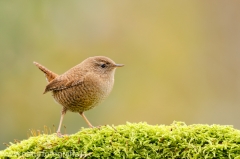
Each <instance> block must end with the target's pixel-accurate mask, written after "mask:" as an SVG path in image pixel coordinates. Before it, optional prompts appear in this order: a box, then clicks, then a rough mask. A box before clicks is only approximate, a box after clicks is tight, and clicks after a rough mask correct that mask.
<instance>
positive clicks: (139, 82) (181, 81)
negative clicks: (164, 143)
mask: <svg viewBox="0 0 240 159" xmlns="http://www.w3.org/2000/svg"><path fill="white" fill-rule="evenodd" d="M96 55H104V56H108V57H110V58H112V59H113V60H114V61H115V62H116V63H123V64H125V66H124V67H123V68H119V69H117V71H116V76H115V86H114V89H113V91H112V93H111V95H110V96H109V97H108V98H107V99H106V100H105V101H104V102H103V103H101V104H100V105H98V106H97V107H96V108H94V109H92V110H90V111H87V112H86V113H85V115H86V116H87V117H88V119H89V120H90V121H91V122H92V124H93V125H96V126H97V125H105V124H110V125H112V124H113V125H119V124H125V123H126V122H147V123H149V124H153V125H155V124H171V123H172V122H173V121H174V120H176V121H183V122H186V123H187V124H199V123H200V124H223V125H233V126H234V127H235V128H237V129H240V118H239V115H240V1H237V0H235V1H234V0H233V1H224V0H218V1H217V0H213V1H208V0H202V1H191V0H186V1H157V0H153V1H151V2H149V1H142V0H138V1H127V0H123V1H108V0H104V1H97V0H93V1H78V0H73V1H63V0H58V1H56V0H53V1H24V0H23V1H11V0H9V1H0V80H1V82H0V149H4V148H5V146H4V145H3V144H2V143H3V142H5V143H8V142H10V141H13V140H14V139H18V140H22V139H26V138H27V132H28V130H29V129H39V130H43V126H44V125H46V126H48V127H52V125H55V127H57V126H58V123H59V119H60V111H61V106H60V105H58V104H57V103H55V102H54V100H53V98H52V96H51V93H47V94H45V95H43V94H42V93H43V91H44V88H45V86H46V84H47V83H46V80H45V77H44V74H43V73H42V72H41V71H40V70H38V69H37V67H36V66H34V65H33V64H32V62H33V61H37V62H39V63H41V64H42V65H44V66H46V67H47V68H49V69H50V70H52V71H54V72H56V73H58V74H62V73H64V72H65V71H67V70H68V69H70V68H71V67H73V66H75V65H76V64H78V63H80V62H81V61H83V60H84V59H86V58H87V57H89V56H96ZM63 125H65V126H66V127H67V128H66V131H67V133H68V134H72V133H75V132H77V131H78V130H79V129H80V128H81V127H87V125H86V123H85V122H84V120H83V119H82V118H81V117H80V115H78V114H77V113H71V112H68V113H67V115H66V116H65V118H64V121H63ZM62 131H64V130H63V129H62Z"/></svg>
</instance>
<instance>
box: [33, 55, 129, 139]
mask: <svg viewBox="0 0 240 159" xmlns="http://www.w3.org/2000/svg"><path fill="white" fill-rule="evenodd" d="M33 63H34V64H35V65H36V66H37V67H38V68H39V69H40V70H41V71H42V72H44V73H45V76H46V78H47V81H48V85H47V86H46V88H45V91H44V94H45V93H47V92H49V91H51V92H52V94H53V98H54V99H55V100H56V101H57V102H58V103H59V104H61V105H62V113H61V119H60V123H59V126H58V130H57V134H58V136H61V132H60V129H61V125H62V121H63V117H64V115H65V114H66V112H67V111H68V110H69V111H72V112H78V113H79V114H80V115H81V116H82V117H83V119H84V120H85V121H86V122H87V124H88V125H89V127H93V126H92V124H91V123H90V122H89V121H88V119H87V118H86V116H85V115H84V111H87V110H89V109H92V108H93V107H95V106H96V105H97V104H99V103H100V102H101V101H102V100H103V99H105V98H106V97H107V96H108V95H109V93H110V92H111V90H112V88H113V84H114V73H115V70H116V67H122V66H124V65H123V64H116V63H115V62H114V61H113V60H111V59H110V58H108V57H104V56H95V57H89V58H87V59H86V60H84V61H83V62H81V63H80V64H78V65H76V66H75V67H73V68H71V69H70V70H68V71H67V72H65V73H63V74H62V75H58V74H56V73H53V72H52V71H50V70H48V69H47V68H46V67H44V66H42V65H40V64H39V63H37V62H33Z"/></svg>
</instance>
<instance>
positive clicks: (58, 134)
mask: <svg viewBox="0 0 240 159" xmlns="http://www.w3.org/2000/svg"><path fill="white" fill-rule="evenodd" d="M57 136H58V137H60V138H62V137H64V136H68V134H64V135H63V134H62V133H61V132H57Z"/></svg>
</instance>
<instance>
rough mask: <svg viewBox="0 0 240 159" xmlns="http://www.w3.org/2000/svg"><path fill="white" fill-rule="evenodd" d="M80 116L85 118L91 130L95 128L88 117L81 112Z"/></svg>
mask: <svg viewBox="0 0 240 159" xmlns="http://www.w3.org/2000/svg"><path fill="white" fill-rule="evenodd" d="M79 114H80V115H81V116H82V117H83V119H84V120H85V121H86V123H87V124H88V126H89V127H90V128H93V126H92V124H91V123H90V122H89V121H88V119H87V117H86V116H85V115H84V114H83V112H79Z"/></svg>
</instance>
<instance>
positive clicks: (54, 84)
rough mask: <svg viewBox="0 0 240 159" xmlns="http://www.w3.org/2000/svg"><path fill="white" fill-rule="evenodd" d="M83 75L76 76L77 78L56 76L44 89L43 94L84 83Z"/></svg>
mask: <svg viewBox="0 0 240 159" xmlns="http://www.w3.org/2000/svg"><path fill="white" fill-rule="evenodd" d="M84 77H85V76H84V75H78V76H77V77H72V78H70V77H68V76H66V75H65V76H61V75H60V76H58V77H57V78H56V79H54V80H52V81H51V82H50V83H49V84H48V85H47V86H46V88H45V91H44V93H43V94H45V93H47V92H49V91H59V90H63V89H67V88H70V87H73V86H76V85H79V84H81V83H82V82H83V81H84Z"/></svg>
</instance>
